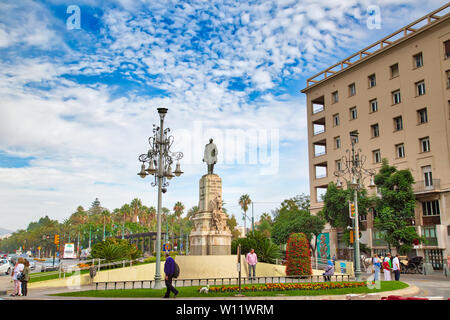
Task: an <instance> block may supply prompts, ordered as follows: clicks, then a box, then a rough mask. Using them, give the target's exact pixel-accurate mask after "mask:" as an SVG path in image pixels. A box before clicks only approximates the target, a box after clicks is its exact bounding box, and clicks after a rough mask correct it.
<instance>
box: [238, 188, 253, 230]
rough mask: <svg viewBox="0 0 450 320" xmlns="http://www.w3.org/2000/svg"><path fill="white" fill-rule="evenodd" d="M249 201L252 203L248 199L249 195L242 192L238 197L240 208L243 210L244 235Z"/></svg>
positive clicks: (250, 201)
mask: <svg viewBox="0 0 450 320" xmlns="http://www.w3.org/2000/svg"><path fill="white" fill-rule="evenodd" d="M250 203H252V200H251V199H250V196H249V195H248V194H243V195H242V196H241V197H240V198H239V205H240V206H241V208H242V210H244V236H245V233H246V232H247V210H248V206H249V204H250Z"/></svg>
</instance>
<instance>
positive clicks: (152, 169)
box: [145, 161, 156, 175]
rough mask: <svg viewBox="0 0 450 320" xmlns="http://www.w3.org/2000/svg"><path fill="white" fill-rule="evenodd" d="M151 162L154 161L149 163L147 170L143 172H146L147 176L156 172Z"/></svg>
mask: <svg viewBox="0 0 450 320" xmlns="http://www.w3.org/2000/svg"><path fill="white" fill-rule="evenodd" d="M153 162H154V161H149V163H148V168H147V169H146V170H145V171H146V172H148V174H152V175H153V174H155V172H156V169H155V167H154V165H153Z"/></svg>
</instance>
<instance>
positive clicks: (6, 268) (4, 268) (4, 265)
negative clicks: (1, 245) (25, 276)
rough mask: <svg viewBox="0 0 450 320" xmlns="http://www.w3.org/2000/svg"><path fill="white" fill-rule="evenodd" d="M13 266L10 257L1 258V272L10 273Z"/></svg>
mask: <svg viewBox="0 0 450 320" xmlns="http://www.w3.org/2000/svg"><path fill="white" fill-rule="evenodd" d="M12 267H13V266H12V265H11V263H10V262H9V260H8V259H0V274H10V273H11V270H12Z"/></svg>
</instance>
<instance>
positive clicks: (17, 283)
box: [11, 258, 25, 296]
mask: <svg viewBox="0 0 450 320" xmlns="http://www.w3.org/2000/svg"><path fill="white" fill-rule="evenodd" d="M23 263H24V258H19V259H18V260H17V263H16V265H15V266H14V269H13V272H12V273H11V276H12V279H13V281H14V293H12V294H11V296H21V295H22V288H21V287H20V281H19V279H18V277H19V276H20V274H21V273H22V271H23V269H24V267H25V265H24V264H23Z"/></svg>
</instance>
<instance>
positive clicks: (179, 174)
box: [173, 161, 184, 177]
mask: <svg viewBox="0 0 450 320" xmlns="http://www.w3.org/2000/svg"><path fill="white" fill-rule="evenodd" d="M173 173H174V174H175V175H176V176H177V177H179V176H181V175H182V174H183V173H184V172H183V171H181V169H180V162H179V161H178V162H177V167H176V168H175V171H174V172H173Z"/></svg>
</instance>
